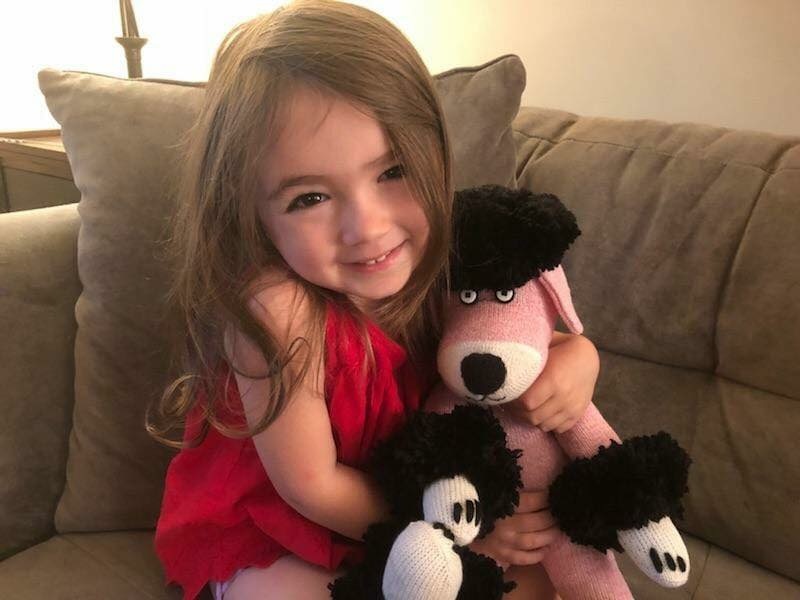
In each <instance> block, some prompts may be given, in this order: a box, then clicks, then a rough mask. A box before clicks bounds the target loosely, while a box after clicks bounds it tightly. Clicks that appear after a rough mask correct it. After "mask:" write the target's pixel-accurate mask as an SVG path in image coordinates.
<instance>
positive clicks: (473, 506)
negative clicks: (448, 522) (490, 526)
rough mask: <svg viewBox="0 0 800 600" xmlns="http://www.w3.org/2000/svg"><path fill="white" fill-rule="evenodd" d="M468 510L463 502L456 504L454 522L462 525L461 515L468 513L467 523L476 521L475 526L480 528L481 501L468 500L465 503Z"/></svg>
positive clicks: (454, 505) (454, 506) (454, 504)
mask: <svg viewBox="0 0 800 600" xmlns="http://www.w3.org/2000/svg"><path fill="white" fill-rule="evenodd" d="M465 504H466V510H465V509H464V506H463V505H462V504H461V502H454V503H453V522H454V523H456V524H458V523H461V515H463V514H464V513H465V512H466V513H467V516H466V520H467V523H472V520H473V519H475V525H476V526H480V524H481V518H482V516H483V515H482V513H481V503H480V501H479V500H474V501H473V500H467V501H466V502H465Z"/></svg>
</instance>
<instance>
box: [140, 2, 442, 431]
mask: <svg viewBox="0 0 800 600" xmlns="http://www.w3.org/2000/svg"><path fill="white" fill-rule="evenodd" d="M298 85H302V86H312V87H315V88H318V89H320V90H322V91H324V92H328V93H334V94H337V95H339V96H341V97H344V98H346V99H348V100H350V101H352V102H353V104H354V106H357V107H361V108H363V109H366V110H368V111H369V113H370V114H371V116H373V117H374V118H375V119H376V120H377V121H378V122H379V123H381V125H382V126H383V127H384V129H385V131H386V133H387V136H388V138H389V141H390V145H391V149H392V150H393V152H394V154H395V156H396V158H397V159H398V160H399V161H400V162H401V163H402V164H403V167H404V169H405V173H406V183H407V185H409V189H410V191H411V193H413V194H414V195H415V197H416V198H417V199H418V200H419V202H420V203H421V205H422V207H423V209H424V211H425V214H426V216H427V219H428V224H429V226H430V234H429V236H428V243H427V247H426V250H425V253H424V255H423V257H422V259H421V261H420V264H419V265H418V266H417V268H416V269H415V271H414V272H413V274H412V276H411V277H410V279H409V281H408V283H407V284H406V285H405V286H404V288H403V289H402V290H401V291H400V292H398V293H396V294H394V295H393V296H391V297H389V298H387V299H385V300H384V301H383V302H382V303H380V306H379V307H378V308H377V309H376V310H375V312H374V315H373V316H374V319H375V321H376V322H377V324H378V325H379V326H380V327H381V328H382V329H383V331H385V332H386V334H387V335H389V336H390V337H391V338H392V339H394V340H396V341H397V342H398V343H400V344H401V345H403V346H404V347H405V348H406V350H407V352H408V355H409V359H410V360H411V361H412V363H414V364H415V365H418V366H419V368H421V369H423V370H424V369H425V368H426V365H427V366H428V368H430V365H433V364H434V356H435V354H434V352H435V346H436V343H437V342H438V339H439V335H440V332H441V323H440V319H441V313H442V306H441V304H442V302H443V298H444V291H445V289H446V281H445V277H446V275H445V274H446V272H447V269H446V261H447V253H448V248H449V244H450V213H451V203H452V197H453V189H452V188H453V183H452V170H451V149H450V145H449V141H448V138H447V133H446V131H445V128H444V119H443V115H442V108H441V104H440V102H439V99H438V97H437V94H436V91H435V88H434V82H433V79H432V78H431V75H430V73H429V72H428V70H427V68H426V67H425V65H424V63H423V62H422V60H421V59H420V57H419V55H418V54H417V52H416V50H415V49H414V47H413V46H412V45H411V43H410V42H409V41H408V40H407V39H406V37H405V36H404V35H403V34H402V33H401V32H400V31H399V30H398V29H397V28H396V27H395V26H394V25H392V24H391V23H390V22H389V21H387V20H386V19H385V18H383V17H381V16H380V15H378V14H376V13H374V12H372V11H370V10H368V9H365V8H362V7H359V6H356V5H352V4H347V3H344V2H338V1H332V0H298V1H295V2H293V3H291V4H288V5H286V6H282V7H280V8H278V9H276V10H275V11H273V12H271V13H268V14H263V15H259V16H257V17H255V18H253V19H251V20H249V21H246V22H244V23H241V24H239V25H237V26H236V27H234V28H233V29H232V30H231V31H230V32H229V33H228V34H227V35H226V36H225V38H224V39H223V41H222V43H221V44H220V46H219V48H218V50H217V52H216V55H215V58H214V63H213V66H212V69H211V73H210V76H209V80H208V83H207V85H206V90H205V100H204V103H203V106H202V108H201V110H200V113H199V115H198V117H197V120H196V121H195V123H194V125H193V127H192V128H191V129H190V130H189V131H188V132H187V134H186V137H185V138H184V139H183V140H182V144H181V146H182V148H183V150H182V153H181V157H182V166H181V169H180V172H179V174H178V177H177V179H176V180H175V189H174V196H175V198H176V201H177V208H176V213H175V217H174V223H173V232H174V233H173V235H172V237H171V239H170V240H169V246H168V251H169V252H168V255H169V258H170V260H172V261H173V262H174V266H175V278H174V280H173V283H172V286H171V289H170V294H169V301H170V302H171V304H172V306H174V307H175V310H176V311H177V313H178V314H179V318H180V321H181V325H182V328H181V334H180V344H179V347H178V353H177V355H176V356H177V357H178V358H177V361H176V363H177V365H178V366H177V368H178V369H179V375H178V376H177V377H176V378H175V379H174V380H173V381H172V383H171V384H170V385H169V386H168V387H167V389H166V391H165V392H164V394H163V395H162V396H161V398H159V399H157V400H156V401H155V402H153V403H152V404H151V406H150V407H149V408H148V412H147V418H146V421H147V423H146V426H147V430H148V432H149V433H150V434H151V435H152V436H153V437H155V438H156V439H158V440H159V441H161V442H163V443H165V444H167V445H170V446H173V447H181V446H182V444H181V442H180V441H174V440H171V439H169V438H167V437H166V434H167V433H168V432H170V431H172V430H173V429H174V428H176V427H179V426H182V425H183V424H184V422H185V419H186V416H187V414H188V413H189V411H191V410H192V409H193V408H194V407H195V405H196V404H197V403H198V402H202V403H203V406H202V414H203V417H204V418H203V429H202V432H201V434H200V436H199V437H198V438H196V439H195V440H192V442H191V445H194V444H195V443H197V442H198V441H199V439H201V438H202V437H203V436H204V435H205V433H206V432H207V431H208V427H209V426H213V427H215V428H216V429H218V430H219V431H221V432H223V433H224V434H226V435H229V436H233V437H241V436H243V435H254V434H255V433H258V432H260V431H263V430H264V429H265V428H266V427H267V426H268V425H269V424H270V423H271V422H272V421H273V420H274V419H275V418H276V417H277V416H278V414H280V412H281V410H283V408H284V407H285V405H286V403H287V401H288V400H289V399H290V398H291V396H292V393H293V392H294V390H295V389H297V386H298V384H299V383H300V381H301V380H302V378H303V377H304V376H305V374H306V372H307V370H308V368H309V361H308V356H309V354H308V353H306V360H305V361H304V362H303V367H302V369H301V372H300V373H299V374H293V373H290V372H289V369H287V365H288V363H289V362H290V361H292V362H293V363H294V360H293V357H294V356H295V353H298V352H302V348H303V347H305V348H307V349H308V348H312V347H315V345H318V344H321V343H322V339H323V337H324V314H325V313H324V310H325V304H324V303H325V301H326V300H332V301H336V302H339V303H340V304H342V305H345V306H346V308H349V309H350V310H352V311H353V312H354V314H356V316H357V317H359V315H358V314H357V310H356V309H355V307H354V306H353V305H352V304H351V303H348V301H347V300H346V297H344V295H341V294H337V293H335V292H331V291H330V290H324V289H322V288H319V287H317V286H314V285H312V284H309V283H307V282H302V281H301V283H303V286H304V288H305V289H306V291H307V298H308V299H309V300H310V306H311V318H310V320H309V329H308V332H307V335H306V336H304V337H303V338H298V339H296V340H294V342H293V343H292V344H290V346H289V348H282V347H281V345H280V344H279V343H278V342H277V340H276V339H275V338H274V337H273V336H272V335H271V334H270V333H269V332H268V331H267V330H266V329H265V328H264V327H263V326H262V325H260V324H259V322H258V321H257V320H256V318H255V317H254V316H253V315H252V314H251V312H250V311H249V310H248V308H247V295H248V293H250V292H252V285H253V283H254V273H257V272H258V271H259V270H260V269H263V268H266V267H269V266H276V265H283V266H286V265H285V263H284V262H283V260H282V259H281V257H280V255H279V253H278V252H277V250H276V249H275V247H274V246H273V244H272V243H271V242H270V240H269V238H268V237H267V235H266V234H265V232H264V230H263V228H262V226H261V224H260V222H259V220H258V217H257V210H256V202H257V199H258V196H259V193H260V190H259V181H258V176H257V173H256V166H257V165H258V164H259V163H260V161H261V160H262V158H263V157H264V153H265V152H266V151H267V150H268V145H269V143H268V141H267V142H265V140H264V137H265V136H264V133H265V132H269V138H270V139H272V140H274V139H276V137H277V136H278V135H279V134H280V128H281V126H282V124H283V123H285V122H286V119H285V117H286V115H287V109H288V107H289V105H290V102H291V99H292V94H293V92H294V90H296V89H297V86H298ZM298 279H299V278H298ZM361 322H362V337H363V341H364V344H365V347H366V348H368V349H370V345H369V342H368V337H367V335H366V329H365V328H364V327H363V320H362V321H361ZM231 325H233V326H235V327H236V328H238V330H239V331H241V332H243V333H244V334H245V335H246V336H247V337H249V338H250V339H251V340H252V341H253V342H254V343H255V344H257V346H258V347H259V349H260V350H261V352H262V354H263V356H264V358H265V359H266V363H267V365H269V371H268V372H267V373H264V374H261V375H259V376H266V377H270V378H271V380H272V385H270V386H269V387H270V398H269V400H268V402H267V410H266V411H265V413H264V415H263V416H262V418H261V419H260V420H259V422H258V423H257V424H255V425H254V427H253V429H252V430H251V431H246V432H243V431H241V430H238V429H235V428H231V427H230V426H229V425H228V424H226V423H225V422H223V420H221V419H220V418H219V416H218V411H217V408H218V407H217V406H216V403H215V395H216V396H217V397H224V394H219V393H216V394H215V390H216V392H218V391H219V386H220V383H221V382H220V380H219V369H218V367H219V364H220V362H221V361H222V360H227V357H226V352H225V346H224V343H223V336H224V333H225V331H227V330H228V329H229V326H231ZM316 347H317V348H319V346H316ZM248 375H249V376H253V375H252V374H248ZM228 383H230V382H229V380H228Z"/></svg>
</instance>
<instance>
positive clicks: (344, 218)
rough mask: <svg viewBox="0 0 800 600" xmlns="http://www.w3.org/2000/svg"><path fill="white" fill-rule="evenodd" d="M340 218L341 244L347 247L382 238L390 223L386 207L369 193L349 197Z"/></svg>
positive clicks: (377, 197) (375, 195)
mask: <svg viewBox="0 0 800 600" xmlns="http://www.w3.org/2000/svg"><path fill="white" fill-rule="evenodd" d="M340 218H341V236H342V243H344V244H346V245H348V246H354V245H356V244H361V243H363V242H369V241H371V240H375V239H378V238H380V237H382V236H383V235H384V234H386V232H387V231H388V230H389V227H390V223H391V219H390V216H389V214H388V210H387V207H385V206H383V203H382V202H381V199H380V197H379V196H378V195H377V194H375V193H374V192H370V191H366V192H362V193H359V194H354V195H352V196H350V197H349V198H348V200H347V202H346V203H345V206H344V208H343V210H342V213H341V217H340Z"/></svg>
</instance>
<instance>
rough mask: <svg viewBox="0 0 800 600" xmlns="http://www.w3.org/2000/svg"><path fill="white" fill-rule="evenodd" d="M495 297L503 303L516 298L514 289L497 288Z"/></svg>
mask: <svg viewBox="0 0 800 600" xmlns="http://www.w3.org/2000/svg"><path fill="white" fill-rule="evenodd" d="M494 297H495V298H497V299H498V300H499V301H500V302H502V303H503V304H505V303H506V302H511V301H512V300H513V299H514V290H497V291H496V292H495V293H494Z"/></svg>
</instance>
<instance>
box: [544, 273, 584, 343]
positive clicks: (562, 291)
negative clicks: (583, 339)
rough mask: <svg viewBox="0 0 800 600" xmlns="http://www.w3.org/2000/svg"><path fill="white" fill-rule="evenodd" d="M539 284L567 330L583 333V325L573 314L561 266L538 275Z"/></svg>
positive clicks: (573, 308)
mask: <svg viewBox="0 0 800 600" xmlns="http://www.w3.org/2000/svg"><path fill="white" fill-rule="evenodd" d="M539 282H540V283H541V284H542V287H544V289H545V291H546V292H547V295H548V296H550V300H551V301H552V302H553V304H554V305H555V307H556V310H558V314H559V316H560V317H561V320H562V321H564V324H565V325H566V326H567V327H568V328H569V330H570V331H571V332H572V333H583V323H581V320H580V319H579V318H578V313H577V312H575V306H573V304H572V294H570V291H569V284H568V283H567V276H566V275H565V274H564V269H562V268H561V265H558V266H557V267H556V268H555V269H552V270H551V271H542V272H541V274H540V275H539Z"/></svg>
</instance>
